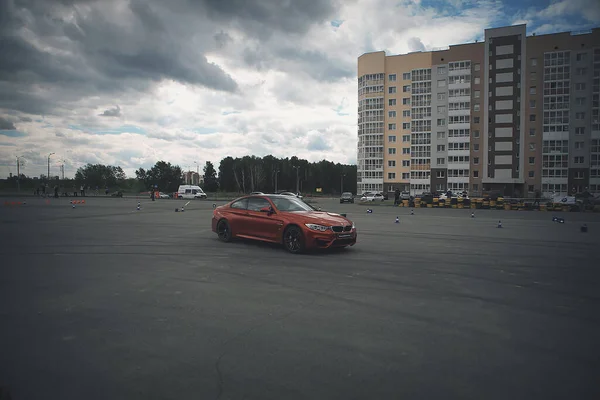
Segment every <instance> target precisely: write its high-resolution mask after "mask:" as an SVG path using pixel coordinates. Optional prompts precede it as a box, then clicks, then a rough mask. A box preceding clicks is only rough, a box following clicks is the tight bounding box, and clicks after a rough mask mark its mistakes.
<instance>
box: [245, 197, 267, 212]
mask: <svg viewBox="0 0 600 400" xmlns="http://www.w3.org/2000/svg"><path fill="white" fill-rule="evenodd" d="M270 206H271V203H269V201H268V200H267V199H264V198H262V197H251V198H250V199H248V211H260V209H261V208H265V207H270Z"/></svg>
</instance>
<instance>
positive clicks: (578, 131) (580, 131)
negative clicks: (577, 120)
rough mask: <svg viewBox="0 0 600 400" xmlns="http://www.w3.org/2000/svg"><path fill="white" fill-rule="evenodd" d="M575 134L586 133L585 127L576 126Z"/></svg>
mask: <svg viewBox="0 0 600 400" xmlns="http://www.w3.org/2000/svg"><path fill="white" fill-rule="evenodd" d="M575 134H576V135H585V128H584V127H582V126H579V127H577V128H575Z"/></svg>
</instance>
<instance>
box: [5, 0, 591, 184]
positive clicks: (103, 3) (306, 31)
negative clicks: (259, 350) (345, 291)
mask: <svg viewBox="0 0 600 400" xmlns="http://www.w3.org/2000/svg"><path fill="white" fill-rule="evenodd" d="M516 23H527V24H528V32H529V33H532V32H536V33H538V34H542V33H552V32H558V31H570V30H582V29H588V28H591V27H597V26H600V2H598V1H595V0H559V1H553V2H548V1H540V0H509V1H504V2H502V1H493V0H482V1H470V0H447V1H442V0H427V1H426V0H401V1H393V0H344V1H341V0H340V1H338V0H169V1H164V0H99V1H96V0H0V176H2V177H4V176H7V175H8V173H9V172H12V173H16V156H24V159H25V166H24V170H23V171H24V173H26V174H28V175H31V176H34V175H39V174H41V173H45V171H46V159H47V156H48V154H49V153H51V152H54V153H56V154H55V155H54V156H52V159H51V168H52V169H53V174H58V168H59V167H58V165H60V164H61V163H63V162H64V164H65V171H66V175H67V176H72V175H73V174H74V172H75V170H76V169H77V167H79V166H81V165H84V164H86V163H88V162H90V163H104V164H113V165H121V166H122V167H123V168H124V169H125V171H126V172H127V173H128V174H129V175H133V171H134V170H135V169H137V168H138V167H146V168H147V167H150V166H152V165H153V164H154V163H155V162H156V161H157V160H159V159H163V160H167V161H170V162H172V163H176V164H179V165H181V166H182V167H184V168H187V167H188V166H189V167H191V168H192V169H195V167H196V166H195V164H194V162H198V163H200V164H201V165H204V163H205V162H206V161H207V160H211V161H213V162H215V163H218V162H219V161H220V159H221V158H223V157H225V156H227V155H231V156H234V157H235V156H243V155H246V154H255V155H259V156H263V155H266V154H273V155H275V156H278V157H291V156H293V155H297V156H299V157H303V158H307V159H309V160H311V161H318V160H320V159H327V160H331V161H334V162H344V163H355V162H356V140H357V139H356V120H357V116H356V114H357V110H356V109H357V83H356V59H357V57H358V56H359V55H361V54H362V53H365V52H369V51H375V50H386V51H388V52H390V53H403V52H408V51H415V50H428V49H432V48H439V47H444V46H447V45H449V44H459V43H465V42H470V41H474V40H475V39H482V37H483V30H484V29H485V28H486V27H495V26H502V25H511V24H516Z"/></svg>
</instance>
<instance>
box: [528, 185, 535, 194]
mask: <svg viewBox="0 0 600 400" xmlns="http://www.w3.org/2000/svg"><path fill="white" fill-rule="evenodd" d="M527 190H528V191H529V193H533V192H534V191H535V188H534V186H533V185H529V186H527Z"/></svg>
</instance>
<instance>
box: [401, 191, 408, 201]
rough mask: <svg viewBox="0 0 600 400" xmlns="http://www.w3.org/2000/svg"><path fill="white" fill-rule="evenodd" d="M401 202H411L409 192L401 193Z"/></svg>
mask: <svg viewBox="0 0 600 400" xmlns="http://www.w3.org/2000/svg"><path fill="white" fill-rule="evenodd" d="M400 200H410V193H409V192H400Z"/></svg>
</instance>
